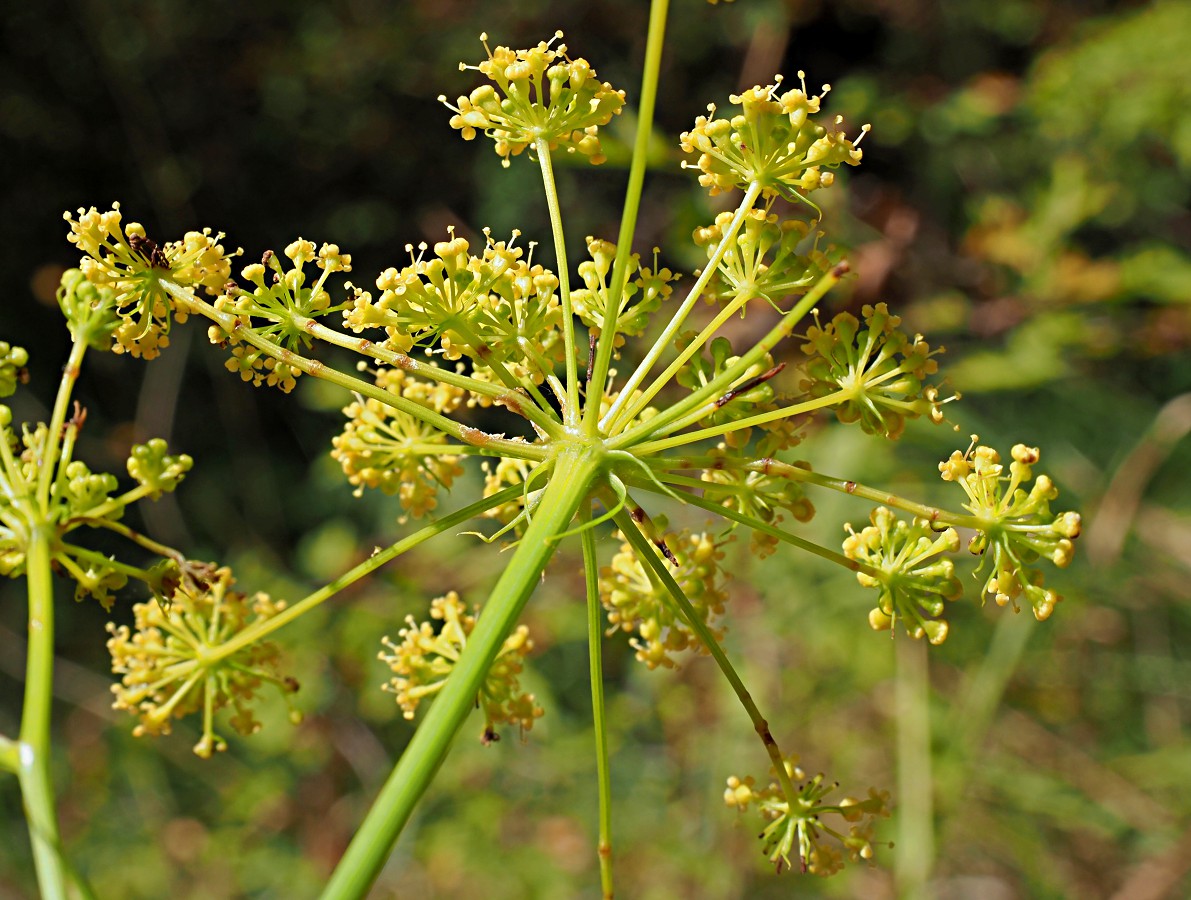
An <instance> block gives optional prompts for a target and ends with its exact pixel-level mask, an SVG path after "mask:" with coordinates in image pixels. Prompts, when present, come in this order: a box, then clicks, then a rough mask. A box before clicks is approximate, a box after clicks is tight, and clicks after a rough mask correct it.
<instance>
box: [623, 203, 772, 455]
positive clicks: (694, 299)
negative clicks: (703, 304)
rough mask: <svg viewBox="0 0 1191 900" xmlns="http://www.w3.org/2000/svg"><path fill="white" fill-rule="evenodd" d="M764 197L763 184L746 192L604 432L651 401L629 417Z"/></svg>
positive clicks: (631, 379) (655, 389)
mask: <svg viewBox="0 0 1191 900" xmlns="http://www.w3.org/2000/svg"><path fill="white" fill-rule="evenodd" d="M760 195H761V185H759V184H756V183H753V184H750V185H749V188H748V190H747V191H745V194H744V198H743V199H742V200H741V201H740V206H738V207H736V215H734V216H733V217H732V222H731V224H730V225H729V226H728V230H727V231H725V232H724V236H723V237H722V238H720V242H719V244H717V245H716V248H715V252H714V253H713V254H712V255H711V258H710V259H709V260H708V261H707V265H706V266H704V267H703V271H702V272H701V273H700V274H699V278H698V279H697V280H696V281H695V283H694V284H693V285H691V289H690V290H689V291H688V292H687V295H686V299H685V300H683V301H682V306H680V307H679V308H678V309H677V310H676V311H675V313H674V315H673V316H672V317H671V319H670V321H669V322H667V323H666V327H665V328H664V329H663V330H662V333H661V334H660V335H658V338H657V340H656V341H654V342H653V346H652V347H650V348H649V351H648V352H647V353H646V354H645V356H644V358H643V359H642V360H641V362H640V363H639V364H638V365H637V368H636V369H634V370H633V374H632V375H630V376H629V378H628V380H627V381H626V382H625V383H624V387H622V388H621V389H620V396H618V397H617V398H616V402H615V403H613V404H612V406H611V407H609V409H608V412H606V413H604V416H603V418H601V419H600V429H601V430H602V431H604V432H605V433H606V434H613V433H614V432H615V428H616V427H617V426H618V425H619V426H621V427H623V426H624V425H625V424H626V423H628V422H631V421H632V415H635V414H636V411H637V410H639V409H641V408H643V407H644V403H645V402H648V400H645V401H643V402H641V403H635V404H632V405H633V407H634V412H633V413H632V414H629V412H628V410H626V409H625V407H626V406H628V405H629V400H630V398H631V397H632V394H633V391H634V390H636V388H637V386H638V385H639V384H641V382H642V381H644V380H645V376H646V375H648V374H649V370H650V369H652V368H653V367H654V366H655V365H656V364H657V361H658V359H660V358H661V355H662V354H663V353H665V352H666V348H667V347H669V346H670V343H671V342H672V341H673V340H674V337H675V335H677V334H678V330H679V329H680V328H682V325H683V323H684V322H686V318H687V316H688V315H690V312H691V310H692V309H694V308H695V304H696V303H698V302H699V297H700V296H702V294H703V289H704V288H706V287H707V283H708V282H709V281H711V276H712V275H714V274H715V270H716V269H717V268H718V267H719V264H720V260H722V259H723V258H724V254H725V253H727V252H728V247H729V246H731V244H732V242H733V241H734V240H735V239H736V234H737V232H738V231H740V226H741V225H743V224H744V217H745V215H746V214H747V213H748V211H749V210H750V209H752V208H753V204H754V203H756V202H757V198H758V197H759V196H760ZM661 387H662V385H660V384H657V383H656V382H655V385H654V386H653V387H652V388H651V390H652V392H653V393H652V394H650V396H653V394H656V393H657V392H658V390H660V389H661Z"/></svg>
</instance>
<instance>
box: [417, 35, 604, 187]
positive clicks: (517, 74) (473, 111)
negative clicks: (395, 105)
mask: <svg viewBox="0 0 1191 900" xmlns="http://www.w3.org/2000/svg"><path fill="white" fill-rule="evenodd" d="M561 37H562V32H561V31H559V32H556V33H555V35H554V37H553V38H552V39H551V40H549V41H542V42H540V43H539V44H538V45H537V46H536V47H533V48H531V49H529V50H511V49H509V48H508V47H497V48H496V49H495V50H491V49H489V47H488V43H487V41H488V35H486V34H483V35H480V40H481V41H482V42H484V49H485V50H487V51H488V58H487V59H486V60H484V61H482V62H481V63H480V64H479V65H476V66H469V65H466V64H463V63H461V64H460V66H459V68H460V69H461V70H466V69H475V70H476V71H477V72H480V73H481V74H482V75H484V76H485V77H487V78H488V79H489V81H491V82H492V84H484V85H481V86H480V87H478V88H476V89H475V90H474V91H472V92H471V94H469V95H468V96H466V97H460V98H459V99H458V100H457V101H456V102H455V105H454V106H452V105H451V104H450V103H448V102H447V98H446V97H439V98H438V99H439V100H440V101H441V102H442V103H444V104H446V106H447V108H448V109H450V110H451V111H452V112H454V113H455V115H453V116H451V127H452V128H457V129H458V130H459V131H460V133H461V134H462V135H463V139H464V140H468V141H470V140H473V139H474V138H475V136H476V133H477V132H483V133H484V134H486V135H487V136H488V137H490V138H492V140H493V141H494V142H495V143H496V153H497V155H498V156H500V157H501V163H502V165H505V166H507V165H509V160H510V159H511V158H512V157H514V156H517V155H518V154H520V153H521V152H522V151H524V150H525V148H526V147H532V146H533V145H534V144H535V143H536V142H537V141H539V140H541V141H545V142H546V144H548V145H549V147H550V149H551V150H556V149H558V148H560V147H561V148H562V149H564V150H566V151H567V152H568V153H578V154H579V155H581V156H584V157H586V158H587V159H588V160H589V161H590V162H591V163H593V164H596V165H598V164H599V163H602V162H604V160H605V158H606V157H605V156H604V151H603V148H602V147H601V146H600V138H599V129H600V126H602V125H607V124H608V123H609V122H610V121H612V117H613V116H614V115H618V114H619V113H620V111H621V109H622V108H623V107H624V91H618V90H614V89H613V88H612V85H610V84H608V83H607V82H602V81H600V80H599V79H598V78H597V77H596V73H595V70H594V69H593V68H592V67H591V64H590V63H588V61H587V60H585V59H582V58H580V59H570V58H568V57H567V55H566V54H567V47H566V44H562V43H559V44H555V41H557V40H558V39H559V38H561Z"/></svg>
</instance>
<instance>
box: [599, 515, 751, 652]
mask: <svg viewBox="0 0 1191 900" xmlns="http://www.w3.org/2000/svg"><path fill="white" fill-rule="evenodd" d="M659 543H660V546H659V549H658V550H657V551H656V552H657V554H658V558H659V559H663V557H665V559H663V562H664V564H665V565H667V566H670V567H671V569H672V572H673V575H674V580H675V581H677V582H678V586H679V587H681V588H682V590H683V593H684V594H686V597H687V599H688V600H689V601H690V603H691V606H692V607H694V609H695V612H696V613H697V614H698V615H699V618H700V619H701V620H702V621H703V622H704V623H705V624H710V623H711V622H712V621H714V620H715V619H716V618H718V617H719V616H721V615H723V612H724V606H725V604H726V603H727V601H728V593H727V591H726V590H725V589H724V585H723V580H724V573H723V570H722V567H721V562H722V561H723V558H724V554H723V551H722V550H721V549H720V547H721V546H722V544H717V543H716V541H715V539H714V538H713V537H712V536H711V535H709V534H692V533H691V532H689V531H683V532H682V533H681V534H673V533H671V534H666V535H663V536H661V537H660V538H659ZM599 587H600V600H601V601H602V602H603V604H604V607H605V608H606V609H607V610H608V621H609V622H610V623H611V625H612V630H613V631H616V630H618V629H619V630H622V631H627V632H630V633H634V634H635V635H636V636H635V637H633V638H632V639H631V640H630V644H632V646H633V648H634V649H635V650H636V651H637V659H639V660H640V661H641V662H643V663H645V665H647V666H648V667H649V668H651V669H656V668H657V667H659V666H664V667H666V668H674V666H675V665H676V663H675V660H674V655H675V654H677V653H681V652H683V651H684V650H695V651H696V652H703V653H706V652H707V649H706V648H705V647H704V646H703V644H702V642H701V641H700V640H699V638H698V637H697V636H696V635H695V633H694V632H693V631H692V630H691V629H690V626H689V625H687V624H686V623H685V622H684V621H683V620H682V618H681V616H680V615H679V613H678V611H677V607H676V606H675V605H674V602H673V600H672V599H671V598H670V595H669V593H668V592H667V591H666V588H665V587H664V586H662V585H659V584H656V583H655V582H654V579H653V576H652V573H651V572H650V571H649V570H648V569H647V568H646V567H645V566H644V565H642V563H641V561H640V560H639V559H637V556H636V553H635V552H634V551H633V548H632V546H631V545H630V544H628V543H627V542H626V543H624V544H622V545H621V548H620V552H619V553H617V554H616V556H615V557H613V559H612V564H611V565H610V566H607V567H605V568H603V569H601V570H600V576H599ZM711 633H712V634H713V635H714V636H715V637H716V639H717V640H718V639H719V638H720V637H721V636H722V635H723V629H717V628H712V629H711Z"/></svg>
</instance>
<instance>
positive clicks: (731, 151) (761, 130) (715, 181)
mask: <svg viewBox="0 0 1191 900" xmlns="http://www.w3.org/2000/svg"><path fill="white" fill-rule="evenodd" d="M798 77H799V79H803V77H804V75H803V73H802V72H799V73H798ZM781 81H782V79H781V76H778V77H777V79H776V80H775V83H774V84H771V85H768V86H766V87H761V86H760V85H757V86H754V87H751V88H749V89H748V90H747V91H745V92H744V93H742V94H739V95H733V96H732V97H730V98H729V99H730V100H731V101H732V103H733V104H734V105H736V106H739V107H740V112H738V113H737V114H735V115H733V116H732V117H731V118H730V119H717V118H714V116H715V113H716V108H715V106H714V104H713V105H710V106H708V111H709V113H710V116H699V118H697V119H696V120H695V126H694V128H692V129H691V130H690V131H686V132H683V134H682V138H681V144H680V146H681V147H682V150H683V152H684V153H692V154H698V159H697V161H696V162H695V164H694V166H695V167H697V168H698V169H699V171H700V172H701V173H702V174H701V175H700V176H699V184H701V185H703V186H704V187H706V188H707V189H708V190H709V192H710V193H711V195H712V196H715V195H716V194H719V193H723V192H725V191H730V190H732V189H733V188H740V189H742V190H743V189H746V188H747V187H748V186H749V185H750V184H753V183H756V184H759V185H760V186H761V188H762V195H763V196H766V197H775V196H778V195H780V194H782V193H785V192H787V191H794V192H796V193H797V194H799V195H800V196H801V195H802V194H805V193H809V192H810V191H813V190H816V189H818V188H821V187H828V186H829V185H831V184H832V182H833V181H834V180H835V176H834V175H833V174H832V173H831V172H825V171H823V169H824V167H827V168H834V167H835V166H838V165H839V164H840V163H847V164H848V165H852V166H854V165H858V164H859V163H860V158H861V155H862V152H861V150H860V149H859V148H858V147H857V146H856V144H857V143H859V139H857V141H855V142H853V141H851V140H849V139H848V137H847V136H846V135H845V134H844V132H843V131H842V130H840V129H839V126H840V124H841V123H842V122H843V119H842V118H840V117H836V119H835V121H834V123H833V124H832V125H828V126H826V127H824V126H822V125H819V124H818V123H817V122H815V121H814V119H813V117H814V116H815V115H816V114H817V113H818V112H819V106H820V101H821V100H822V96H823V95H822V94H817V95H815V96H813V97H811V96H808V95H807V92H806V82H805V81H803V82H802V88H801V90H799V89H797V88H795V89H794V90H790V91H785V92H783V93H779V90H780V89H781ZM830 89H831V88H830V86H829V85H824V86H823V94H826V93H827V91H829V90H830ZM868 129H869V126H867V125H865V126H864V128H863V129H862V131H868Z"/></svg>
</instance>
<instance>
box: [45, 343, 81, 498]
mask: <svg viewBox="0 0 1191 900" xmlns="http://www.w3.org/2000/svg"><path fill="white" fill-rule="evenodd" d="M86 353H87V342H86V341H80V340H76V341H74V343H72V344H71V345H70V356H69V357H68V358H67V360H66V365H65V366H63V367H62V380H61V381H60V382H59V383H58V396H57V397H56V398H55V399H54V411H53V413H52V414H51V416H50V430H49V434H48V435H47V436H46V443H45V447H43V448H42V454H43V456H42V458H41V459H39V460H38V461H37V464H38V465H39V466H40V467H41V469H40V471H39V472H38V478H37V502H38V503H39V504H40V506H41V508H42V509H48V508H49V504H50V485H51V484H53V481H54V473H55V471H56V463H57V462H58V459H57V454H58V442H59V441H60V440H61V438H62V426H63V425H64V424H66V410H67V409H68V408H69V406H70V395H71V394H72V393H73V392H74V384H75V382H76V381H78V379H79V367H80V366H82V364H83V357H84V356H85V355H86Z"/></svg>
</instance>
